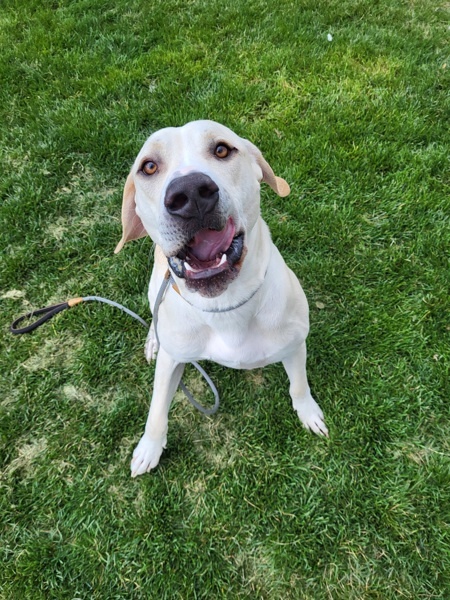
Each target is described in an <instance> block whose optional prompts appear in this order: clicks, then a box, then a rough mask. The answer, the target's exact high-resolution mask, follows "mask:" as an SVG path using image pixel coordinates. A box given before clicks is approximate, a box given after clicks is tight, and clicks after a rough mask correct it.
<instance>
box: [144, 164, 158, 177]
mask: <svg viewBox="0 0 450 600" xmlns="http://www.w3.org/2000/svg"><path fill="white" fill-rule="evenodd" d="M157 170H158V165H157V164H156V163H154V162H153V161H152V160H148V161H147V162H145V163H144V164H143V165H142V171H143V172H144V173H145V174H146V175H153V173H156V171H157Z"/></svg>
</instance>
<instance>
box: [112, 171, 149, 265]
mask: <svg viewBox="0 0 450 600" xmlns="http://www.w3.org/2000/svg"><path fill="white" fill-rule="evenodd" d="M135 194H136V188H135V186H134V180H133V175H132V174H131V173H130V174H129V175H128V177H127V180H126V183H125V188H124V190H123V200H122V239H121V240H120V242H119V243H118V244H117V246H116V249H115V250H114V254H117V253H118V252H120V251H121V250H122V248H123V246H124V244H126V243H127V242H129V241H130V240H137V239H138V238H141V237H144V236H146V235H147V232H146V231H145V229H144V226H143V225H142V221H141V219H140V218H139V216H138V215H137V213H136V202H135V200H134V197H135Z"/></svg>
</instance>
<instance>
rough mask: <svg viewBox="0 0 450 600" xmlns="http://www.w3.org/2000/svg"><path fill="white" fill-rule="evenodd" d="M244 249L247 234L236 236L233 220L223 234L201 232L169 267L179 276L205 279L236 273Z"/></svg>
mask: <svg viewBox="0 0 450 600" xmlns="http://www.w3.org/2000/svg"><path fill="white" fill-rule="evenodd" d="M243 250H244V234H243V233H238V234H236V226H235V224H234V221H233V219H232V218H231V217H230V218H229V219H228V221H227V223H226V225H225V227H224V228H223V229H222V230H221V231H216V230H215V229H200V230H199V231H198V232H197V233H196V234H195V235H194V237H193V238H192V239H191V240H190V241H189V242H188V243H187V244H186V245H185V246H184V247H183V248H182V249H181V250H180V252H178V254H177V255H176V256H172V257H170V258H169V264H170V267H171V269H172V270H173V272H174V273H175V275H177V276H178V277H183V278H184V279H186V280H188V281H192V280H205V279H209V278H211V277H215V276H216V275H219V274H221V273H224V272H225V271H230V270H233V267H234V265H236V263H238V262H239V260H240V259H241V257H242V253H243Z"/></svg>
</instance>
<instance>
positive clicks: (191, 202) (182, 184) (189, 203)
mask: <svg viewBox="0 0 450 600" xmlns="http://www.w3.org/2000/svg"><path fill="white" fill-rule="evenodd" d="M218 201H219V188H218V186H217V184H216V183H215V182H214V181H213V180H212V179H211V177H209V176H208V175H205V173H189V175H184V176H182V177H177V178H176V179H174V180H173V181H171V182H170V184H169V186H168V187H167V190H166V196H165V199H164V205H165V207H166V209H167V211H168V212H169V213H170V214H171V215H174V216H177V217H181V218H182V219H192V218H197V219H202V218H203V217H204V216H205V215H206V214H208V213H210V212H212V211H213V210H214V208H215V207H216V205H217V202H218Z"/></svg>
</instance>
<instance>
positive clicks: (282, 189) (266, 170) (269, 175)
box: [245, 140, 291, 198]
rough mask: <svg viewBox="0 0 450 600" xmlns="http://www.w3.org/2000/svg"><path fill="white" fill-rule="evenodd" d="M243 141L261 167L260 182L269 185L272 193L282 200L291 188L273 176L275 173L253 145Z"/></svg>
mask: <svg viewBox="0 0 450 600" xmlns="http://www.w3.org/2000/svg"><path fill="white" fill-rule="evenodd" d="M245 141H246V142H247V144H248V145H249V147H250V152H251V153H252V154H253V156H254V157H255V158H256V162H257V163H258V165H259V166H260V167H261V170H262V173H263V177H262V181H265V183H267V184H268V185H270V187H271V188H272V189H273V191H274V192H276V193H277V194H278V195H279V196H281V197H282V198H284V197H285V196H287V195H288V194H289V193H290V191H291V188H290V187H289V184H288V182H287V181H285V180H284V179H282V178H281V177H277V176H276V175H275V173H274V172H273V170H272V167H271V166H270V165H269V163H268V162H267V160H266V159H265V158H264V156H263V155H262V154H261V151H260V150H259V148H257V147H256V146H255V145H254V144H252V143H251V142H249V141H248V140H245Z"/></svg>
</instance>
